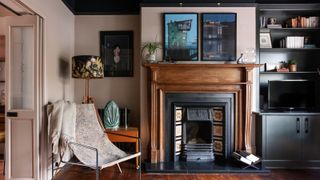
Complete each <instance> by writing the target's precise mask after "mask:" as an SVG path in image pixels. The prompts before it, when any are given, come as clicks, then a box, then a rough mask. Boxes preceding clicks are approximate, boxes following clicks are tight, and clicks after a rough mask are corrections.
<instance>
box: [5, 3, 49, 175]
mask: <svg viewBox="0 0 320 180" xmlns="http://www.w3.org/2000/svg"><path fill="white" fill-rule="evenodd" d="M4 2H6V1H4ZM14 2H15V3H13V1H11V3H9V4H3V3H1V4H0V5H1V7H0V14H1V15H2V17H1V18H0V23H1V24H2V26H1V30H0V35H1V36H0V45H1V44H3V46H0V63H3V67H5V68H4V70H5V71H4V72H3V73H2V74H3V75H4V76H3V77H2V79H3V81H1V75H2V74H0V120H1V115H2V117H3V118H2V119H3V121H4V124H5V126H4V128H3V129H2V130H4V131H5V133H4V143H3V144H4V146H2V150H3V152H2V153H3V157H4V158H3V161H2V162H3V166H4V165H5V179H17V178H22V179H40V176H39V174H40V171H39V162H40V156H39V151H40V149H39V147H40V145H39V144H40V136H39V129H40V128H39V127H40V118H41V107H42V104H41V100H42V99H41V98H42V88H41V87H42V85H41V82H42V81H41V79H40V77H41V74H40V73H41V72H42V71H41V69H42V66H41V64H42V33H43V31H42V23H43V20H42V18H41V17H40V16H38V15H37V14H36V13H34V12H33V11H32V10H30V9H29V8H28V7H26V6H25V5H24V4H21V2H20V1H14ZM12 3H13V4H12ZM1 39H4V40H3V42H1ZM2 52H3V54H1V53H2ZM1 57H2V61H1ZM0 65H1V64H0ZM0 67H1V66H0ZM1 83H2V85H3V89H4V90H3V91H4V93H1V92H2V90H1ZM2 99H4V101H1V100H2ZM1 108H2V109H3V111H1ZM1 113H2V114H1ZM0 143H1V121H0ZM0 145H1V144H0ZM0 148H1V146H0ZM0 152H1V150H0ZM0 158H1V156H0ZM0 174H4V173H2V172H0Z"/></svg>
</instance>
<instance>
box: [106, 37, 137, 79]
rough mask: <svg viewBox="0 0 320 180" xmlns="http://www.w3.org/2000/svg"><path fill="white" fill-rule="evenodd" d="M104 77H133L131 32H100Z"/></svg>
mask: <svg viewBox="0 0 320 180" xmlns="http://www.w3.org/2000/svg"><path fill="white" fill-rule="evenodd" d="M100 57H101V59H102V61H103V63H104V76H105V77H128V76H133V31H100Z"/></svg>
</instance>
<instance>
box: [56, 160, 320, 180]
mask: <svg viewBox="0 0 320 180" xmlns="http://www.w3.org/2000/svg"><path fill="white" fill-rule="evenodd" d="M121 168H122V171H123V173H122V174H121V173H120V172H119V171H118V169H117V167H116V166H113V167H110V168H106V169H104V170H102V171H101V173H100V179H101V180H103V179H106V180H109V179H119V180H135V179H138V171H137V170H136V169H135V166H134V164H128V163H127V164H121ZM54 179H55V180H74V179H77V180H95V171H94V170H92V169H90V168H85V167H78V166H67V167H64V168H63V169H62V170H61V171H60V172H58V173H57V174H56V176H55V178H54ZM142 179H143V180H180V179H181V180H208V179H214V180H248V179H251V180H269V179H270V180H313V179H314V180H318V179H320V170H271V172H270V173H229V174H226V173H225V174H223V173H217V174H151V173H142Z"/></svg>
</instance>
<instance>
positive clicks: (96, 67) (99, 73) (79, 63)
mask: <svg viewBox="0 0 320 180" xmlns="http://www.w3.org/2000/svg"><path fill="white" fill-rule="evenodd" d="M72 77H73V78H77V79H85V91H84V92H85V94H84V96H83V100H82V103H84V104H86V103H93V98H92V97H91V96H90V87H89V80H90V79H99V78H103V77H104V76H103V63H102V60H101V58H100V57H99V56H94V55H79V56H74V57H72Z"/></svg>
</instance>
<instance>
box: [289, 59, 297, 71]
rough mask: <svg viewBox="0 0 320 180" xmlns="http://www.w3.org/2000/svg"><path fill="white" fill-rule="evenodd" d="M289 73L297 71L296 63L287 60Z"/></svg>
mask: <svg viewBox="0 0 320 180" xmlns="http://www.w3.org/2000/svg"><path fill="white" fill-rule="evenodd" d="M288 66H289V71H290V72H296V71H297V63H296V61H295V60H289V61H288Z"/></svg>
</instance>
